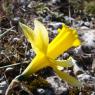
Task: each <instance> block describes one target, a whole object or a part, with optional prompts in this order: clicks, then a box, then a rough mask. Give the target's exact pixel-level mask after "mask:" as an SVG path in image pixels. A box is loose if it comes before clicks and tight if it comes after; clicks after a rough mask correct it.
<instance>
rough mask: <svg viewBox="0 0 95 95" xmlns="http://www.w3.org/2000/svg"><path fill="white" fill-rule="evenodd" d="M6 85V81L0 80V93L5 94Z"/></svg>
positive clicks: (0, 94)
mask: <svg viewBox="0 0 95 95" xmlns="http://www.w3.org/2000/svg"><path fill="white" fill-rule="evenodd" d="M7 87H8V84H7V83H6V81H2V82H1V83H0V95H5V91H6V89H7Z"/></svg>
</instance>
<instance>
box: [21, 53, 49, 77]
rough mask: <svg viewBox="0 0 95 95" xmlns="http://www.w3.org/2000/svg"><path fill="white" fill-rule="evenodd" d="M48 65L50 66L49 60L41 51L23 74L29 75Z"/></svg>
mask: <svg viewBox="0 0 95 95" xmlns="http://www.w3.org/2000/svg"><path fill="white" fill-rule="evenodd" d="M47 66H49V61H48V59H47V57H46V56H45V55H44V54H43V53H39V54H37V55H36V57H35V58H34V59H33V60H32V61H31V63H30V64H29V65H28V67H27V68H26V69H25V70H24V72H23V73H22V74H23V75H24V76H26V77H27V76H29V75H32V74H33V73H35V72H37V71H38V70H40V69H42V68H45V67H47Z"/></svg>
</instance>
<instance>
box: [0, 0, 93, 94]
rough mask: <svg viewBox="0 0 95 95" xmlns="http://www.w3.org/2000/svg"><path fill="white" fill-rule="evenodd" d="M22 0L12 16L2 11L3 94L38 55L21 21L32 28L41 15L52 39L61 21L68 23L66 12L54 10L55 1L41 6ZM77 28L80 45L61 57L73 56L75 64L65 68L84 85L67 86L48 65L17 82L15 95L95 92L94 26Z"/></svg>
mask: <svg viewBox="0 0 95 95" xmlns="http://www.w3.org/2000/svg"><path fill="white" fill-rule="evenodd" d="M22 1H23V2H22V3H17V4H15V3H16V2H15V3H14V5H13V4H12V6H13V9H12V14H11V15H10V17H9V16H6V15H4V12H3V11H2V12H3V13H2V15H1V16H2V19H0V22H1V24H0V95H4V94H5V91H6V89H7V87H8V85H9V83H10V82H11V80H13V78H14V77H16V76H17V75H19V74H20V73H21V72H22V71H23V70H24V69H25V68H26V67H27V65H28V64H29V63H30V61H31V58H33V57H34V56H35V53H34V51H33V50H32V49H31V46H30V43H28V42H27V40H26V39H25V37H24V35H23V34H22V32H21V29H20V27H19V26H18V21H22V22H24V23H27V24H28V25H31V27H33V19H34V18H38V19H39V20H41V21H42V22H43V23H44V24H45V26H46V27H47V29H48V31H49V38H50V41H51V40H52V39H53V38H54V37H55V36H56V35H57V31H56V30H57V29H58V28H61V25H62V23H63V22H64V23H66V21H65V20H64V18H63V15H64V14H63V13H62V12H60V11H59V10H57V11H55V6H56V8H58V9H59V7H58V6H57V5H56V4H53V3H55V2H52V3H51V2H49V3H48V4H47V3H46V2H44V3H42V2H40V1H38V2H37V3H38V6H35V5H36V2H35V1H31V2H27V3H26V2H25V1H24V0H22ZM39 2H40V3H39ZM50 10H51V11H50ZM58 14H60V15H58ZM3 16H4V18H3ZM66 24H67V23H66ZM68 25H69V24H68ZM77 29H78V34H79V38H80V40H81V42H82V43H81V45H80V46H79V47H77V48H73V47H72V48H70V49H69V50H68V51H66V52H65V53H64V54H62V55H61V56H60V57H59V58H60V59H67V58H68V57H69V56H72V57H73V65H74V66H73V67H71V68H68V69H64V71H66V72H68V73H69V74H70V75H72V76H75V77H76V78H77V79H78V80H79V81H81V82H82V84H83V86H82V87H81V88H76V87H72V86H70V85H68V84H67V83H66V82H65V81H63V80H61V79H60V78H59V77H58V76H57V75H56V74H55V73H54V72H53V70H52V68H50V67H47V68H44V69H43V70H40V71H38V72H37V73H36V74H34V75H32V76H30V77H29V78H28V79H27V80H25V81H22V82H21V83H19V84H16V85H15V87H14V88H13V89H12V93H13V94H12V95H95V29H90V28H87V27H85V26H82V27H78V28H77Z"/></svg>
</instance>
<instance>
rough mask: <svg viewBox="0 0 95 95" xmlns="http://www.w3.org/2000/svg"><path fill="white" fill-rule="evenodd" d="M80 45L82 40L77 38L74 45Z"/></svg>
mask: <svg viewBox="0 0 95 95" xmlns="http://www.w3.org/2000/svg"><path fill="white" fill-rule="evenodd" d="M79 45H80V40H79V39H76V40H75V41H74V43H73V46H75V47H77V46H79Z"/></svg>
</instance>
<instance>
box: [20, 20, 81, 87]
mask: <svg viewBox="0 0 95 95" xmlns="http://www.w3.org/2000/svg"><path fill="white" fill-rule="evenodd" d="M34 26H35V28H34V30H32V29H31V28H30V27H28V26H26V25H25V24H22V23H20V27H21V28H22V30H23V32H24V35H25V37H26V38H27V40H28V41H29V42H30V43H31V45H32V48H33V50H34V51H35V53H36V56H35V58H34V59H33V60H32V61H31V63H30V64H29V66H28V67H27V68H26V69H25V70H24V72H23V73H22V74H21V75H23V76H24V77H28V76H29V75H31V74H33V73H35V72H37V71H38V70H40V69H42V68H45V67H47V66H50V67H52V68H53V70H54V71H55V72H56V74H58V75H59V77H61V78H62V79H63V80H65V81H67V82H68V83H69V84H71V85H73V86H80V82H79V81H78V80H76V79H75V78H74V77H72V76H70V75H69V74H67V73H65V72H62V71H61V70H60V69H59V67H70V66H71V64H70V63H71V60H72V58H71V57H70V58H69V59H67V60H55V59H56V58H57V57H58V56H59V55H60V54H62V53H64V52H65V51H66V50H68V49H69V48H70V47H72V46H75V47H76V46H78V45H80V41H79V39H78V35H77V32H76V30H73V29H71V28H69V27H68V26H66V25H65V24H63V28H62V29H58V32H59V33H58V35H57V36H56V37H55V38H54V39H53V40H52V42H51V43H49V37H48V31H47V30H46V28H45V26H44V25H43V24H42V23H41V22H39V21H38V20H34Z"/></svg>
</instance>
